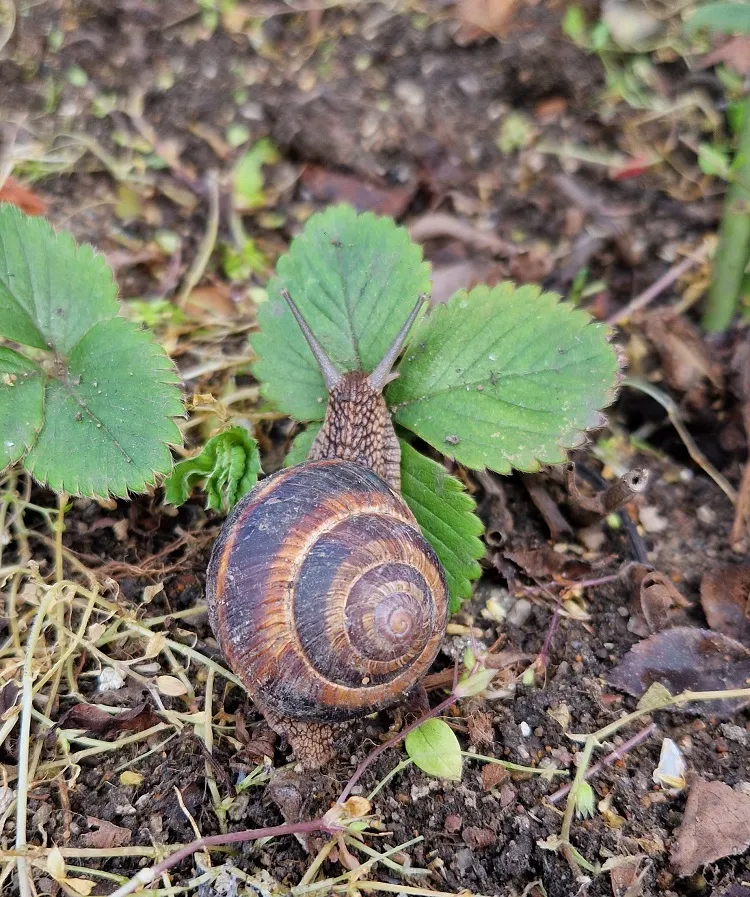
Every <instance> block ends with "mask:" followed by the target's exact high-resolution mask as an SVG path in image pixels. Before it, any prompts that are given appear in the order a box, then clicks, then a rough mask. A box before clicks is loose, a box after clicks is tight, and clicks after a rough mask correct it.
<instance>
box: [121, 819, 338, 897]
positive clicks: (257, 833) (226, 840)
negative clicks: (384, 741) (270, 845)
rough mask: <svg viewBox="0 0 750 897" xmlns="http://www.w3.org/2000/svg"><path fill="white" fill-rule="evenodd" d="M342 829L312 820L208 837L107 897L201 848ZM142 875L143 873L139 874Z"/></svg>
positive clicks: (153, 877) (123, 892) (128, 891)
mask: <svg viewBox="0 0 750 897" xmlns="http://www.w3.org/2000/svg"><path fill="white" fill-rule="evenodd" d="M344 830H345V829H344V826H342V825H338V823H335V822H333V821H327V820H326V819H325V818H324V817H320V818H319V819H312V820H310V821H309V822H294V823H285V824H284V825H271V826H267V827H266V828H252V829H243V830H242V831H239V832H228V833H227V834H224V835H208V836H207V837H205V838H199V839H198V840H197V841H193V842H191V843H190V844H186V845H185V846H184V847H181V848H180V849H179V850H176V851H175V852H174V853H172V854H170V855H169V856H168V857H166V858H165V859H163V860H162V861H161V862H160V863H157V864H156V865H155V866H152V867H151V869H150V870H149V874H150V875H149V879H148V881H146V880H145V879H144V878H142V877H139V876H138V875H136V876H134V877H133V878H131V879H130V880H129V881H128V882H126V883H125V884H124V885H123V886H122V887H121V888H118V889H117V891H115V892H114V894H112V895H111V897H125V895H126V894H131V893H132V892H133V891H134V890H135V889H136V888H137V887H139V886H142V885H144V884H148V883H149V882H151V881H154V880H156V879H157V878H159V876H161V875H163V874H164V873H165V872H166V871H167V870H168V869H171V868H172V866H176V865H177V863H179V862H181V861H182V860H184V859H187V857H189V856H192V855H193V854H194V853H196V852H197V851H199V850H203V849H204V848H205V847H216V846H221V845H224V844H236V843H238V842H241V841H257V840H258V839H259V838H274V837H276V836H277V835H302V834H310V833H312V832H325V833H326V834H328V835H335V834H337V833H338V832H342V831H344ZM142 871H145V870H142Z"/></svg>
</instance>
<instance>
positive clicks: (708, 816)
mask: <svg viewBox="0 0 750 897" xmlns="http://www.w3.org/2000/svg"><path fill="white" fill-rule="evenodd" d="M748 847H750V797H748V796H747V795H746V794H742V793H741V792H738V791H733V790H732V789H731V788H730V787H729V785H725V784H724V783H723V782H705V781H703V780H702V779H698V780H697V781H696V782H695V783H694V784H693V786H692V788H691V789H690V794H689V795H688V799H687V805H686V806H685V815H684V816H683V819H682V825H681V826H680V831H679V833H678V835H677V840H676V841H675V843H674V845H673V847H672V852H671V861H672V868H673V869H674V870H675V872H676V873H677V874H678V875H692V874H693V873H694V872H696V871H697V870H698V869H699V868H700V867H701V866H704V865H705V864H706V863H713V862H714V861H715V860H718V859H721V857H729V856H735V855H736V854H738V853H742V852H743V851H745V850H747V848H748Z"/></svg>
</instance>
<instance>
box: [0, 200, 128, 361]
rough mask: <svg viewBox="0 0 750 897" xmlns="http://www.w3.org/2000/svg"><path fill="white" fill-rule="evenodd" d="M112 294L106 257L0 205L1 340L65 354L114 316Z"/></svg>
mask: <svg viewBox="0 0 750 897" xmlns="http://www.w3.org/2000/svg"><path fill="white" fill-rule="evenodd" d="M116 293H117V287H116V286H115V282H114V280H113V279H112V272H111V271H110V270H109V268H108V267H107V264H106V262H105V261H104V256H102V255H98V254H96V253H94V250H93V249H92V248H91V247H90V246H76V244H75V242H74V241H73V238H72V237H71V236H70V234H66V233H61V234H55V232H54V231H53V230H52V228H51V227H50V225H49V224H48V223H47V222H46V221H45V220H44V218H37V217H34V218H32V217H29V216H27V215H24V214H23V213H22V212H21V211H19V210H18V209H17V208H16V207H15V206H11V205H8V204H5V203H3V204H1V205H0V336H5V337H7V338H8V339H11V340H14V341H15V342H18V343H22V344H23V345H26V346H35V347H36V348H38V349H52V350H53V351H55V352H57V353H58V354H60V355H67V354H68V352H70V350H71V349H72V348H73V347H74V346H75V345H76V343H78V341H79V340H80V339H81V337H82V336H83V335H84V334H85V333H86V332H87V331H88V330H89V329H90V328H91V327H92V326H93V325H94V324H96V322H97V321H103V320H106V319H107V318H111V317H114V315H116V314H117V311H118V304H117V300H116V298H115V296H116Z"/></svg>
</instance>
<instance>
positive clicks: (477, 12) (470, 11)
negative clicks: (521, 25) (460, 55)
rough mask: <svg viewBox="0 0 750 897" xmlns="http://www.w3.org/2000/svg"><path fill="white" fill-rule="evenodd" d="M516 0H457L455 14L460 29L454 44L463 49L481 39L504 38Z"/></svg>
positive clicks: (516, 3)
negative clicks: (489, 37)
mask: <svg viewBox="0 0 750 897" xmlns="http://www.w3.org/2000/svg"><path fill="white" fill-rule="evenodd" d="M517 5H518V0H459V2H458V3H457V4H456V7H455V12H456V15H457V18H458V19H459V21H460V22H461V28H460V29H459V31H458V33H457V34H456V35H455V40H456V43H457V44H458V45H459V46H462V47H465V46H468V45H469V44H471V43H473V42H474V41H476V40H479V39H481V38H482V37H487V36H488V35H494V36H495V37H504V36H505V34H506V33H507V29H508V25H509V24H510V23H511V21H512V19H513V13H514V12H515V9H516V6H517Z"/></svg>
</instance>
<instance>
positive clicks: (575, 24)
mask: <svg viewBox="0 0 750 897" xmlns="http://www.w3.org/2000/svg"><path fill="white" fill-rule="evenodd" d="M562 30H563V34H564V35H565V36H566V37H569V38H570V39H571V40H572V41H573V42H574V43H576V44H578V45H579V46H583V44H585V43H586V31H587V28H586V18H585V16H584V14H583V8H582V7H580V6H578V4H576V3H574V4H573V5H572V6H569V7H568V8H567V9H566V10H565V15H564V16H563V21H562Z"/></svg>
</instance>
